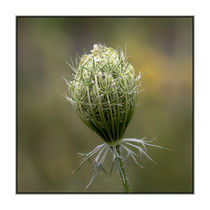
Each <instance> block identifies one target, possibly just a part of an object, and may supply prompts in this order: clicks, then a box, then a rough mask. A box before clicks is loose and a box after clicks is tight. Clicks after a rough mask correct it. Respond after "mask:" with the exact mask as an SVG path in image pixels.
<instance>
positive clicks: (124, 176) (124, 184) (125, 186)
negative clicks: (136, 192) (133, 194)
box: [116, 147, 130, 192]
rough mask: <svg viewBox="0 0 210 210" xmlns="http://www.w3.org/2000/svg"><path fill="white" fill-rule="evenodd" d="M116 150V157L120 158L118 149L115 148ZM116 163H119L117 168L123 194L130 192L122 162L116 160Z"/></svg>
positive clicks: (119, 159) (118, 159)
mask: <svg viewBox="0 0 210 210" xmlns="http://www.w3.org/2000/svg"><path fill="white" fill-rule="evenodd" d="M116 149H117V153H118V155H119V156H120V150H119V147H116ZM117 161H118V162H119V164H118V166H119V167H120V168H119V173H120V177H121V182H122V185H123V188H124V191H125V192H130V187H129V185H128V179H127V176H126V173H125V167H124V164H123V161H122V159H121V158H117Z"/></svg>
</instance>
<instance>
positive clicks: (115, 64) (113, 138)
mask: <svg viewBox="0 0 210 210" xmlns="http://www.w3.org/2000/svg"><path fill="white" fill-rule="evenodd" d="M69 65H70V64H69ZM70 67H71V68H72V69H73V70H74V72H75V74H74V75H73V80H72V81H67V80H66V84H67V85H68V89H69V94H68V96H66V99H67V100H68V101H70V103H71V104H72V105H73V107H74V109H75V110H76V112H77V113H78V115H79V117H80V118H81V119H82V121H83V122H84V123H85V124H86V125H87V126H88V127H89V128H91V129H92V130H93V131H95V132H96V133H97V134H98V135H99V136H101V137H102V138H103V140H104V141H105V143H103V144H101V145H98V146H97V147H95V148H94V149H93V150H92V151H91V152H89V153H87V154H81V153H80V155H81V156H82V157H83V161H82V162H81V163H80V165H79V166H78V168H77V169H76V170H75V171H77V170H79V168H80V167H81V166H82V165H83V164H84V163H85V162H86V161H87V160H88V159H90V158H91V157H92V156H94V155H96V157H95V161H94V166H93V176H92V178H91V181H90V183H89V184H88V186H89V185H90V184H91V183H92V182H93V180H94V179H95V178H96V176H97V175H98V173H99V171H100V170H103V171H105V169H104V168H103V163H104V160H105V158H106V155H107V153H108V152H111V154H112V166H113V163H116V165H117V168H118V169H119V173H120V176H121V180H122V184H123V186H124V189H125V191H126V192H128V191H129V187H128V182H127V178H126V175H125V170H124V168H123V161H124V160H126V159H127V158H129V157H131V158H132V159H133V160H134V161H135V162H136V163H137V164H138V165H139V166H141V164H140V163H139V162H138V160H137V159H136V158H138V159H140V160H141V159H142V156H143V155H144V156H146V157H147V158H149V159H150V160H152V159H151V157H150V156H149V155H148V154H147V151H146V146H150V147H152V146H153V147H159V148H161V147H160V146H157V145H153V144H150V142H149V141H145V140H144V139H135V138H126V139H125V138H123V135H124V132H125V130H126V128H127V126H128V124H129V122H130V120H131V117H132V115H133V112H134V108H135V104H136V99H137V92H138V90H137V89H138V87H139V86H140V84H139V85H138V84H137V82H138V80H139V79H140V78H141V74H139V75H138V76H137V77H136V75H135V71H134V68H133V66H132V65H131V64H130V61H129V59H128V58H127V57H126V56H125V55H124V53H123V51H121V50H119V51H116V50H114V49H112V48H109V47H105V46H104V45H101V44H95V45H94V46H93V50H91V54H85V55H83V56H82V58H80V61H79V64H78V65H77V66H76V67H74V65H73V64H72V65H70ZM134 150H136V151H134ZM121 152H122V153H121ZM123 154H124V155H125V156H123ZM112 166H111V170H110V173H111V172H112ZM88 186H87V187H88Z"/></svg>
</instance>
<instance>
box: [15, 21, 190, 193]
mask: <svg viewBox="0 0 210 210" xmlns="http://www.w3.org/2000/svg"><path fill="white" fill-rule="evenodd" d="M17 35H18V39H17V44H18V48H17V50H18V53H17V63H18V75H17V79H18V90H17V91H18V102H17V103H18V110H17V111H18V119H17V120H18V171H17V173H18V180H17V181H18V189H17V190H18V192H123V188H122V187H121V183H120V177H119V174H118V173H117V171H116V169H115V170H114V173H113V175H112V177H111V178H110V177H109V176H107V175H106V174H102V173H101V174H99V176H98V177H97V178H96V180H95V182H94V183H93V184H92V185H91V186H90V187H89V188H88V190H86V191H85V186H86V185H87V184H88V182H89V180H90V178H91V175H92V168H91V165H90V164H89V163H86V164H85V165H84V166H83V167H82V168H81V169H80V171H79V172H77V173H76V174H74V175H73V174H72V171H73V170H74V169H75V168H76V167H77V165H78V164H79V162H80V161H81V159H80V157H79V156H78V155H77V153H78V152H82V153H86V152H89V151H90V150H91V149H93V148H94V147H95V146H96V145H98V144H101V143H102V140H101V139H100V137H98V136H97V135H96V134H95V133H93V132H92V131H91V130H90V129H89V128H87V127H86V125H84V124H83V123H82V121H81V120H80V119H79V117H78V116H77V115H76V113H75V112H74V111H73V108H72V106H71V105H70V104H69V103H68V102H66V101H65V99H64V98H63V97H62V95H63V94H64V93H65V92H67V87H66V85H65V82H64V80H63V77H68V76H69V75H70V74H71V73H72V72H71V70H70V69H69V67H68V66H67V65H66V63H65V61H66V60H68V61H69V60H70V57H72V58H74V57H75V55H76V53H77V54H79V55H82V54H83V52H84V50H85V51H86V52H89V51H90V50H91V49H92V46H93V44H95V43H102V44H106V45H107V46H110V47H113V48H117V47H122V48H124V47H125V45H127V52H128V54H129V55H130V57H131V64H132V65H133V66H134V68H135V69H136V74H137V73H138V72H139V71H141V72H143V73H144V77H143V79H142V81H143V85H142V88H145V89H144V91H143V92H141V93H140V95H139V97H138V104H139V105H138V106H137V107H136V110H135V113H134V117H133V118H132V121H131V123H130V125H129V126H128V128H127V131H126V133H125V137H128V138H132V137H133V138H141V137H145V136H146V137H147V138H148V139H152V138H154V137H156V138H157V140H156V141H155V142H154V143H155V144H158V145H161V146H163V147H167V148H170V151H167V150H160V149H155V148H153V149H151V150H150V152H149V154H150V155H151V157H152V158H153V159H154V160H155V161H157V162H158V165H155V164H153V163H152V162H150V161H148V160H146V161H145V163H144V166H145V167H144V168H143V169H142V168H139V167H138V166H137V165H135V163H133V162H128V163H126V170H127V174H128V177H129V182H130V185H131V188H132V191H133V192H192V111H193V110H192V18H190V17H189V18H172V17H171V18H81V17H78V18H73V17H69V18H64V17H62V18H41V17H36V18H32V17H30V18H27V17H19V18H18V19H17ZM107 165H108V163H107Z"/></svg>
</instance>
